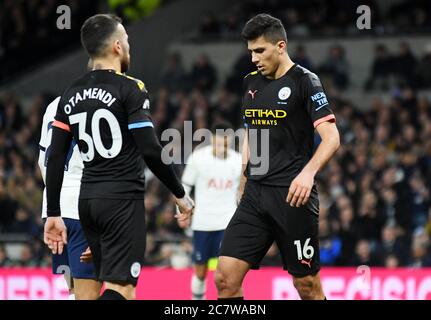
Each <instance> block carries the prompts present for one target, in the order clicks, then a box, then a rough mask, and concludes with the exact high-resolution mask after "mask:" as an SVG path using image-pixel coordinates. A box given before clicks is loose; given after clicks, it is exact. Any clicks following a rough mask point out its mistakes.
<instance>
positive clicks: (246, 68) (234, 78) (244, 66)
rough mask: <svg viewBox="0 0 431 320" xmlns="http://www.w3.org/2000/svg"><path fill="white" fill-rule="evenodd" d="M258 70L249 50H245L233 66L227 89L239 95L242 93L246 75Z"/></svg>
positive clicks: (227, 81)
mask: <svg viewBox="0 0 431 320" xmlns="http://www.w3.org/2000/svg"><path fill="white" fill-rule="evenodd" d="M255 70H256V66H255V64H254V63H252V62H251V55H250V53H249V52H244V53H243V54H242V55H240V56H239V57H238V59H237V60H236V61H235V63H234V65H233V66H232V73H231V74H230V75H229V76H228V78H227V79H226V89H227V90H229V91H230V92H232V93H235V94H237V95H241V94H242V92H241V91H242V81H243V79H244V77H245V76H246V75H247V74H249V73H250V72H253V71H255Z"/></svg>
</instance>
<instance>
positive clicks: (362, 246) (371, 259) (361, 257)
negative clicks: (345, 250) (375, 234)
mask: <svg viewBox="0 0 431 320" xmlns="http://www.w3.org/2000/svg"><path fill="white" fill-rule="evenodd" d="M350 265H352V266H359V265H366V266H369V267H377V266H381V265H382V261H381V258H380V257H379V256H377V255H376V254H375V253H374V252H372V250H371V244H370V242H369V241H368V240H365V239H362V240H359V241H358V244H357V245H356V251H355V255H354V256H353V258H352V260H351V261H350Z"/></svg>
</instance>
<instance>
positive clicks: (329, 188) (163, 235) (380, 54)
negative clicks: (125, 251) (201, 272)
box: [0, 0, 431, 268]
mask: <svg viewBox="0 0 431 320" xmlns="http://www.w3.org/2000/svg"><path fill="white" fill-rule="evenodd" d="M59 2H62V3H63V2H67V3H69V4H71V5H72V6H73V8H74V13H75V14H76V15H74V19H77V21H83V19H85V17H87V16H89V15H92V14H93V13H94V12H95V10H96V7H97V6H96V5H93V1H72V0H70V1H55V0H52V1H49V0H45V1H42V0H34V1H12V0H9V1H8V0H5V1H2V2H1V3H0V23H1V32H0V61H1V66H2V68H0V72H3V73H2V74H1V75H0V79H3V80H4V79H7V75H5V74H9V73H11V72H12V71H14V72H15V71H16V72H26V70H27V69H26V68H28V66H29V65H30V64H31V62H32V61H28V59H26V57H27V58H28V53H29V51H31V54H32V55H31V57H32V59H34V60H35V61H36V63H39V62H40V63H42V62H43V60H44V59H46V58H47V56H46V54H47V53H50V54H53V52H54V50H57V49H58V45H59V44H58V43H57V42H55V41H62V42H63V41H64V44H65V45H68V46H69V45H70V46H76V45H78V46H79V43H78V44H77V43H76V37H77V36H76V34H74V33H73V32H72V31H71V33H70V34H69V36H70V37H57V36H56V34H55V32H56V31H55V30H48V29H49V28H48V29H44V28H41V27H40V26H41V25H42V26H45V25H47V24H46V23H45V22H44V21H46V19H51V18H50V17H52V15H53V11H52V10H54V15H55V8H56V6H57V4H58V3H59ZM95 2H96V1H94V3H95ZM360 2H361V3H359V2H358V1H337V0H333V1H324V2H322V1H286V2H285V1H244V2H242V3H241V4H238V5H235V6H234V7H233V8H232V10H231V11H229V13H225V14H223V15H216V14H215V13H208V14H207V15H205V16H203V17H202V21H200V22H197V23H196V30H195V32H194V33H193V34H192V35H191V36H192V37H193V38H194V39H195V40H199V39H200V40H199V41H203V40H202V39H205V38H208V37H210V38H211V37H214V38H211V39H212V41H214V39H219V38H220V37H222V38H223V37H226V38H238V35H239V33H240V30H241V28H242V26H243V24H244V22H245V21H246V20H247V19H248V18H249V17H251V16H253V15H254V14H255V13H257V12H272V13H274V14H275V15H276V16H277V17H279V18H281V19H282V20H283V22H284V23H285V26H286V29H287V31H288V36H289V39H290V36H291V35H292V36H293V38H295V36H297V37H319V36H323V37H332V36H337V35H340V33H343V34H344V35H354V33H355V32H357V29H355V28H352V29H349V28H348V27H347V25H348V23H347V21H349V22H350V21H351V20H352V19H353V18H352V14H356V13H355V10H352V8H356V7H357V6H358V5H359V4H367V5H369V6H370V7H371V8H372V10H373V11H372V12H373V19H375V20H373V24H375V28H373V30H372V31H370V32H372V33H374V34H375V35H376V36H377V35H379V34H393V33H407V34H408V33H413V34H417V33H426V32H430V31H431V15H430V14H431V3H430V2H429V1H395V2H394V4H393V5H391V6H386V7H385V8H384V10H380V9H379V8H380V6H379V4H380V1H360ZM287 3H288V5H287ZM111 4H112V3H111ZM117 9H118V7H117ZM119 12H123V11H119ZM33 13H37V14H33ZM126 18H127V17H126ZM37 19H39V20H37ZM128 20H130V21H133V19H132V18H129V19H128ZM349 25H350V24H349ZM75 31H76V30H75ZM53 39H55V41H53ZM78 39H79V37H78ZM41 41H44V42H43V43H45V44H47V45H46V46H45V45H42V42H41ZM78 41H79V40H78ZM293 41H294V40H293ZM373 43H375V49H374V52H373V51H372V52H364V55H370V56H372V57H373V59H371V60H372V63H371V64H370V65H369V68H368V75H369V76H368V78H367V80H366V81H365V82H364V83H363V84H362V88H361V90H362V91H363V92H364V93H365V92H366V93H367V94H373V93H374V92H375V93H376V94H375V95H374V98H373V99H372V100H371V102H370V103H369V105H367V106H361V108H358V105H357V103H359V102H358V101H352V100H351V99H349V98H346V96H345V94H344V93H345V90H348V89H349V83H350V79H352V77H354V76H355V75H354V74H352V73H351V71H350V70H349V68H348V66H349V61H348V58H347V57H346V56H345V54H344V51H345V48H344V47H343V46H342V45H338V44H337V45H334V46H332V47H331V48H330V49H329V51H328V57H327V59H326V60H324V61H323V62H321V63H316V62H315V61H314V60H313V54H312V53H310V52H308V51H307V45H306V43H305V44H302V45H301V46H298V47H297V48H296V50H295V51H294V52H290V55H291V57H292V59H293V60H294V61H295V62H296V63H299V64H301V65H302V66H304V67H306V68H308V69H310V70H311V71H313V72H315V73H317V74H318V75H319V76H320V77H321V79H322V82H323V83H324V85H325V87H328V88H331V90H328V92H327V94H328V95H329V101H330V105H331V108H332V110H333V111H334V112H335V114H336V117H337V126H338V128H339V130H340V133H341V139H342V144H341V147H340V149H339V151H338V152H337V154H336V156H335V157H334V159H332V160H331V162H330V163H329V164H328V165H327V167H326V168H325V169H324V170H323V171H322V172H321V173H319V175H318V177H317V183H318V190H319V195H320V226H319V228H320V230H319V232H320V252H321V253H320V255H321V264H322V265H324V266H357V265H363V264H365V265H369V266H385V267H387V268H396V267H400V266H409V267H425V266H431V246H430V237H431V210H430V208H431V206H430V200H431V199H430V187H431V185H430V183H431V94H426V92H428V91H427V90H430V89H431V46H429V45H427V44H426V43H424V47H423V54H422V55H417V54H414V53H413V52H412V50H411V49H410V48H409V44H408V43H407V42H400V43H399V49H398V50H395V51H394V50H389V49H388V48H387V47H386V46H385V45H384V44H381V43H379V41H378V38H376V40H375V41H374V42H373ZM62 45H63V44H62ZM56 54H58V52H56ZM18 57H19V58H18ZM41 61H42V62H41ZM4 66H5V67H4ZM8 68H9V69H8ZM5 70H8V71H7V72H6V71H5ZM253 70H254V67H253V65H252V64H251V61H250V57H249V56H248V55H239V56H238V57H237V59H236V62H235V63H234V65H232V70H231V73H230V74H229V75H228V76H226V77H225V78H219V77H218V76H217V75H218V72H217V67H216V65H215V64H214V62H213V61H211V60H210V59H209V57H208V56H207V55H205V54H202V55H201V56H199V58H198V59H197V60H196V61H195V62H194V64H193V66H192V67H191V68H186V67H185V66H184V64H183V57H182V56H181V54H180V53H178V52H173V53H171V54H170V55H169V56H168V58H167V60H166V62H165V65H164V66H163V72H161V74H160V79H159V80H160V83H161V85H160V86H159V87H158V88H153V91H152V92H150V94H151V99H152V101H151V106H152V107H151V112H152V117H153V120H154V123H155V124H156V127H157V130H158V133H159V134H161V132H162V131H163V130H165V129H167V128H177V129H179V130H182V128H183V123H184V121H186V120H192V121H193V128H194V129H199V128H209V127H210V126H211V124H212V123H214V122H215V121H218V120H222V119H224V120H227V121H229V122H231V123H232V124H233V126H234V128H235V129H238V128H241V127H242V122H241V113H240V107H241V86H242V83H241V81H242V78H243V77H244V76H245V75H246V74H247V73H249V72H251V71H253ZM133 76H136V77H138V78H139V77H140V75H139V74H133ZM382 91H385V92H387V93H389V95H390V99H383V98H381V97H380V96H379V94H378V92H382ZM423 92H425V94H423ZM54 98H55V95H54V94H53V93H50V92H43V93H40V94H39V95H37V96H35V97H32V98H31V99H23V98H22V97H20V96H19V95H18V94H17V93H16V92H3V93H2V94H1V95H0V267H32V266H49V265H50V254H49V252H48V250H47V249H46V248H45V246H44V245H43V243H42V231H43V222H42V220H41V218H40V215H41V201H42V190H43V181H42V178H41V175H40V172H39V169H38V166H37V156H38V152H39V149H38V143H39V137H40V129H41V123H42V116H43V113H44V111H45V108H46V106H47V105H48V104H49V102H51V101H52V100H53V99H54ZM318 142H319V138H318V137H317V136H316V144H317V143H318ZM177 169H178V173H179V174H181V171H182V169H183V166H178V168H177ZM145 206H146V217H147V225H148V240H147V260H146V264H147V265H153V266H173V267H178V268H181V267H186V266H190V264H191V260H190V254H191V250H192V246H191V242H190V233H189V232H187V231H185V230H183V229H181V228H179V227H178V225H177V222H176V219H175V218H174V213H175V208H174V203H173V200H172V198H171V195H170V193H169V192H168V191H167V189H166V188H165V187H164V186H163V185H161V183H160V182H159V181H158V180H157V179H156V178H154V177H153V176H152V175H151V174H149V175H147V192H146V199H145ZM8 243H9V244H10V243H19V246H18V247H16V248H15V250H6V247H7V244H8ZM11 247H12V246H11ZM17 248H18V249H17ZM12 251H14V254H12V255H11V254H10V252H12ZM262 265H267V266H278V265H281V260H280V258H279V256H278V249H277V247H276V246H275V245H273V246H272V247H271V248H270V250H269V251H268V253H267V255H266V257H265V259H264V261H263V263H262Z"/></svg>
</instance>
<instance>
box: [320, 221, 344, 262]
mask: <svg viewBox="0 0 431 320" xmlns="http://www.w3.org/2000/svg"><path fill="white" fill-rule="evenodd" d="M319 243H320V264H321V265H322V266H328V265H334V264H335V262H336V261H337V259H338V258H339V257H340V255H341V252H342V251H341V248H342V243H341V240H340V238H339V237H337V236H336V235H335V234H333V232H332V230H331V225H330V224H329V222H328V220H327V219H320V221H319Z"/></svg>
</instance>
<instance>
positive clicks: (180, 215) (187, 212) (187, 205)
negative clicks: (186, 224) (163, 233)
mask: <svg viewBox="0 0 431 320" xmlns="http://www.w3.org/2000/svg"><path fill="white" fill-rule="evenodd" d="M175 202H176V203H177V206H178V210H179V212H177V214H176V215H175V218H177V219H178V221H185V220H187V219H189V218H190V217H191V216H192V214H193V209H194V207H195V203H194V202H193V200H192V198H190V197H189V195H187V194H186V195H185V196H184V197H182V198H181V199H178V198H175Z"/></svg>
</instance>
